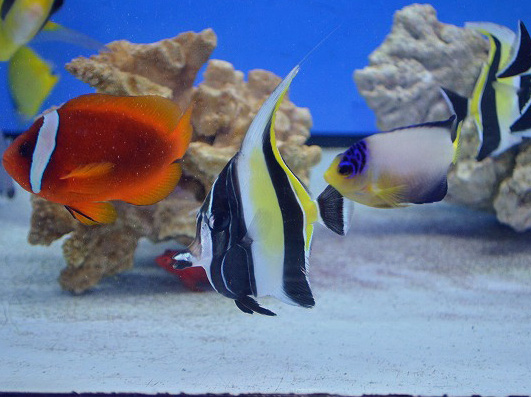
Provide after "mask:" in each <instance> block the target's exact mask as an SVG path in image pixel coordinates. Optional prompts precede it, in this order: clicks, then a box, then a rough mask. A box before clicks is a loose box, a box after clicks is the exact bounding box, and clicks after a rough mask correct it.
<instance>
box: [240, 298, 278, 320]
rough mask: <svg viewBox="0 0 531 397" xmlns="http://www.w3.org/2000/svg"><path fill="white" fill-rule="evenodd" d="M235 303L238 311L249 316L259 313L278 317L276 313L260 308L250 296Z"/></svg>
mask: <svg viewBox="0 0 531 397" xmlns="http://www.w3.org/2000/svg"><path fill="white" fill-rule="evenodd" d="M234 303H236V306H238V309H240V310H241V311H242V312H244V313H247V314H253V313H258V314H263V315H264V316H276V313H274V312H272V311H271V310H268V309H266V308H264V307H262V306H260V305H259V304H258V302H257V301H255V300H254V299H253V298H251V297H250V296H248V295H246V296H242V297H239V298H238V299H235V300H234Z"/></svg>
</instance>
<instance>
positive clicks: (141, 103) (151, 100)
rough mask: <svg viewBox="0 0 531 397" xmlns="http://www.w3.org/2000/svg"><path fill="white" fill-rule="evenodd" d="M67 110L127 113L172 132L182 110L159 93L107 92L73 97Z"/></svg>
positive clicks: (64, 107) (64, 108) (65, 106)
mask: <svg viewBox="0 0 531 397" xmlns="http://www.w3.org/2000/svg"><path fill="white" fill-rule="evenodd" d="M61 109H63V111H65V110H90V111H97V112H101V111H102V109H104V110H105V111H106V112H108V113H111V114H113V113H116V114H126V115H129V116H130V117H131V118H133V119H135V120H138V121H140V122H142V123H145V124H149V125H151V126H153V127H154V128H155V129H157V130H161V131H163V132H164V133H167V134H170V133H172V132H173V131H174V130H175V129H176V126H177V125H178V124H179V121H180V119H181V110H180V108H179V106H178V105H177V104H176V103H174V102H172V101H171V100H169V99H168V98H164V97H161V96H158V95H140V96H114V95H107V94H85V95H80V96H78V97H77V98H74V99H71V100H70V101H68V102H67V103H65V104H64V105H63V106H62V108H61Z"/></svg>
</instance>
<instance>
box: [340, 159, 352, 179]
mask: <svg viewBox="0 0 531 397" xmlns="http://www.w3.org/2000/svg"><path fill="white" fill-rule="evenodd" d="M353 171H354V167H352V164H349V163H347V162H342V163H341V164H339V167H338V169H337V172H339V173H340V174H341V175H344V176H348V175H350V174H352V172H353Z"/></svg>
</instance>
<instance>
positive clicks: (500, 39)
mask: <svg viewBox="0 0 531 397" xmlns="http://www.w3.org/2000/svg"><path fill="white" fill-rule="evenodd" d="M465 26H466V27H467V28H470V29H474V30H476V31H478V32H480V33H481V34H483V35H485V36H486V37H487V38H488V40H489V43H490V50H489V56H488V60H487V62H486V63H485V64H484V65H483V68H482V70H481V73H480V75H479V77H478V80H477V82H476V85H475V86H474V90H473V93H472V98H471V99H470V100H467V99H466V98H462V97H460V96H458V95H456V94H454V93H450V95H449V96H450V98H451V100H452V102H453V105H454V108H455V109H456V112H457V113H458V120H459V121H461V120H460V118H459V113H464V114H466V113H468V114H470V115H471V116H472V117H473V118H474V122H475V124H476V127H477V130H478V134H479V138H480V146H479V148H478V154H477V157H476V158H477V160H478V161H481V160H483V159H484V158H486V157H488V156H497V155H499V154H501V153H503V152H505V151H506V150H507V149H509V148H511V147H512V146H514V145H517V144H519V143H520V142H522V140H523V138H529V137H531V115H530V114H529V112H530V111H529V106H530V102H531V75H529V73H530V70H529V68H530V67H531V38H530V37H529V33H528V32H527V29H526V28H525V26H524V24H523V22H520V23H519V30H518V35H515V33H514V32H513V31H511V30H510V29H508V28H506V27H504V26H500V25H497V24H494V23H489V22H474V23H467V24H466V25H465ZM458 109H465V110H464V111H462V112H459V111H458Z"/></svg>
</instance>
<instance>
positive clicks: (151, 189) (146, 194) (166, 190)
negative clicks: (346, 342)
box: [118, 163, 182, 205]
mask: <svg viewBox="0 0 531 397" xmlns="http://www.w3.org/2000/svg"><path fill="white" fill-rule="evenodd" d="M181 174H182V170H181V164H179V163H173V164H170V165H169V166H168V167H166V168H165V169H164V170H163V171H162V172H161V173H160V174H158V175H154V176H153V177H151V178H150V179H149V180H148V181H147V182H146V183H144V184H142V185H141V186H138V187H136V188H135V189H134V190H131V191H129V192H127V193H126V194H125V195H124V196H122V197H119V198H118V199H119V200H122V201H125V202H126V203H130V204H134V205H151V204H155V203H157V202H159V201H160V200H162V199H164V198H166V197H167V196H168V195H169V194H170V193H171V192H172V191H173V189H175V186H176V185H177V182H179V179H180V178H181Z"/></svg>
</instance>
